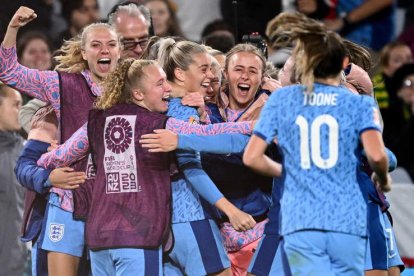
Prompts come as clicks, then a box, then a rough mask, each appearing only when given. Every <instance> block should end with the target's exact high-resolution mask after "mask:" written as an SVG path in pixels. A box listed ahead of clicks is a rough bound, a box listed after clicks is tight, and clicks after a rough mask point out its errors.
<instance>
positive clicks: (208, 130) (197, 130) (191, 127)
mask: <svg viewBox="0 0 414 276" xmlns="http://www.w3.org/2000/svg"><path fill="white" fill-rule="evenodd" d="M253 125H254V121H247V122H240V123H220V124H213V125H199V124H189V123H187V122H185V121H181V120H178V119H175V118H168V120H167V125H166V127H165V128H166V129H169V130H171V131H172V132H175V133H178V134H197V135H215V134H223V133H241V134H251V133H252V129H253Z"/></svg>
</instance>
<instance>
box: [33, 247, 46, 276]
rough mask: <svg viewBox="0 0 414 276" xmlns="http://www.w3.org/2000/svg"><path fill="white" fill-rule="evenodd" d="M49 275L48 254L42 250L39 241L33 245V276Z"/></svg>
mask: <svg viewBox="0 0 414 276" xmlns="http://www.w3.org/2000/svg"><path fill="white" fill-rule="evenodd" d="M44 275H46V276H47V275H48V273H47V252H46V251H44V250H43V249H41V248H40V245H39V239H37V240H36V242H35V243H33V244H32V276H44Z"/></svg>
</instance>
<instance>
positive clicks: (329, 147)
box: [254, 83, 380, 236]
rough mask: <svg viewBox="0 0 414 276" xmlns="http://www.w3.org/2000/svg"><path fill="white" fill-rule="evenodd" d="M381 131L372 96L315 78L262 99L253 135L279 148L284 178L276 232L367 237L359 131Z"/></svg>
mask: <svg viewBox="0 0 414 276" xmlns="http://www.w3.org/2000/svg"><path fill="white" fill-rule="evenodd" d="M369 129H376V130H378V131H380V126H379V113H378V109H377V108H376V106H375V104H374V100H373V99H372V98H370V97H367V96H360V95H354V94H352V93H349V91H348V90H346V89H345V88H342V87H335V86H329V85H323V84H318V83H316V84H315V86H314V91H313V93H305V92H304V87H303V86H301V85H294V86H289V87H285V88H282V89H279V90H278V91H277V92H275V93H273V94H272V95H271V97H270V98H269V100H268V102H267V103H266V105H265V107H264V109H263V111H262V113H261V116H260V119H259V122H258V123H257V124H256V127H255V131H254V134H255V135H257V136H259V137H261V138H262V139H264V140H265V141H266V142H267V143H270V142H271V141H273V140H274V139H275V138H276V139H277V142H278V144H279V145H280V147H281V148H282V151H283V155H284V164H283V165H284V169H285V170H286V172H285V174H286V176H285V177H286V179H285V183H284V184H285V187H284V193H283V197H282V200H281V217H282V222H281V233H282V234H283V235H286V234H289V233H292V232H295V231H299V230H303V229H318V230H327V231H337V232H343V233H349V234H354V235H360V236H366V233H367V206H366V202H365V200H364V198H363V194H362V192H361V190H360V188H359V185H358V182H357V174H356V172H357V169H358V158H359V155H360V154H359V153H360V152H361V147H360V135H361V133H362V132H363V131H365V130H369Z"/></svg>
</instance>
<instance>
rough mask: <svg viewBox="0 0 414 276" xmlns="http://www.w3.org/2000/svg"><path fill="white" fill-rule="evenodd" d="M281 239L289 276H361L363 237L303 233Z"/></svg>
mask: <svg viewBox="0 0 414 276" xmlns="http://www.w3.org/2000/svg"><path fill="white" fill-rule="evenodd" d="M283 238H284V241H285V243H284V245H283V248H284V250H285V252H286V256H287V259H288V263H289V267H290V270H291V272H292V274H293V275H350V276H351V275H352V276H357V275H360V276H363V275H364V259H365V249H366V238H364V237H360V236H356V235H350V234H345V233H339V232H332V231H318V230H303V231H297V232H293V233H290V234H287V235H285V236H284V237H283Z"/></svg>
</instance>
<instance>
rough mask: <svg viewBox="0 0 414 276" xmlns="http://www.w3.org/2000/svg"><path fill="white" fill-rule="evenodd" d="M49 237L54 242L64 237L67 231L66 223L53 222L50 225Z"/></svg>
mask: <svg viewBox="0 0 414 276" xmlns="http://www.w3.org/2000/svg"><path fill="white" fill-rule="evenodd" d="M49 227H50V228H49V239H50V240H51V241H52V242H58V241H60V240H61V239H62V238H63V235H64V233H65V225H64V224H57V223H51V224H50V226H49Z"/></svg>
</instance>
